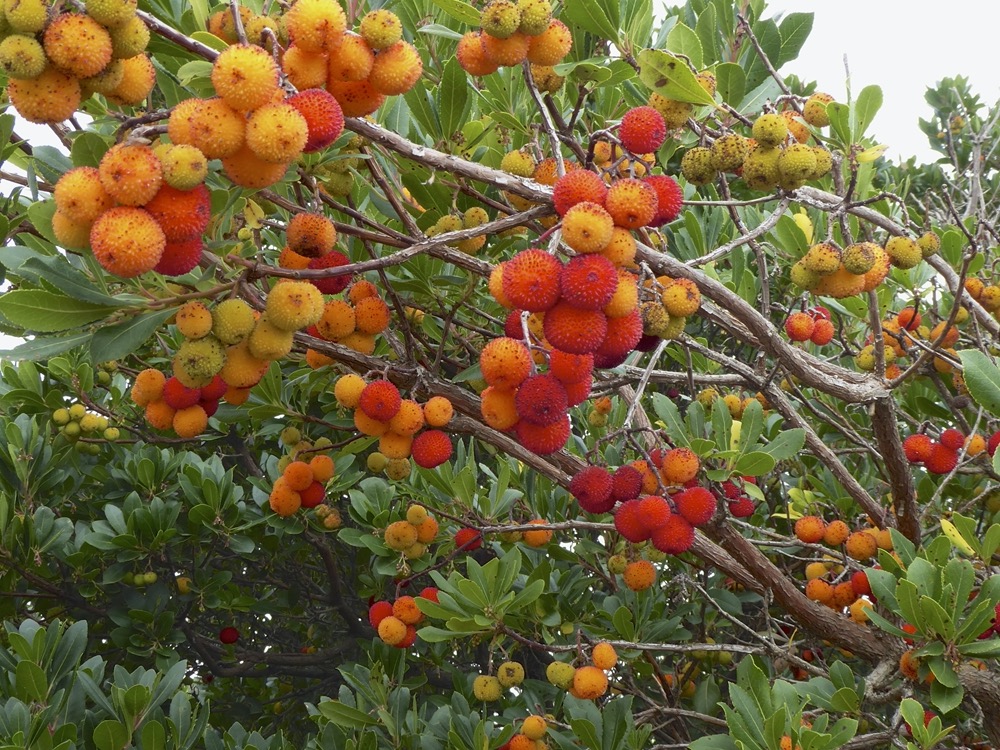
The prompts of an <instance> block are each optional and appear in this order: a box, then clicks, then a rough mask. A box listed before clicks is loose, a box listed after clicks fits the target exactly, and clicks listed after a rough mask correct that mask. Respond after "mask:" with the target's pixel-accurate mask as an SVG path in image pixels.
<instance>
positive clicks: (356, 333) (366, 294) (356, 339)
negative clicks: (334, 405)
mask: <svg viewBox="0 0 1000 750" xmlns="http://www.w3.org/2000/svg"><path fill="white" fill-rule="evenodd" d="M390 319H391V313H390V312H389V306H388V305H387V304H386V303H385V300H383V299H382V297H381V296H379V292H378V287H376V286H375V285H374V284H372V283H371V282H370V281H366V280H364V279H361V280H359V281H357V282H355V283H354V284H353V285H352V286H351V288H350V290H349V291H348V293H347V298H346V299H337V300H328V301H327V302H326V304H325V305H324V306H323V315H322V316H321V317H320V319H319V320H318V321H316V324H315V325H313V326H310V327H309V328H307V329H306V333H308V334H309V335H310V336H315V337H316V338H318V339H323V340H324V341H332V342H334V343H337V344H340V345H342V346H346V347H347V348H348V349H353V350H354V351H356V352H360V353H361V354H372V353H373V352H374V351H375V337H376V336H377V335H378V334H380V333H382V332H383V331H384V330H385V329H386V328H388V327H389V321H390ZM306 363H307V364H308V365H309V366H310V367H312V368H313V369H315V368H317V367H322V366H324V365H329V364H332V363H333V359H332V358H330V357H328V356H327V355H325V354H323V353H321V352H319V351H317V350H315V349H313V348H311V347H309V348H307V349H306Z"/></svg>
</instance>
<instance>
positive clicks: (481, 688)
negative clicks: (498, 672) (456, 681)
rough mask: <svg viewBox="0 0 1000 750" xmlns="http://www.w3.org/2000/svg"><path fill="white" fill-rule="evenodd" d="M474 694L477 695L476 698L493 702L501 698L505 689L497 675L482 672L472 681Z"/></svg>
mask: <svg viewBox="0 0 1000 750" xmlns="http://www.w3.org/2000/svg"><path fill="white" fill-rule="evenodd" d="M472 694H473V695H475V696H476V700H479V701H484V702H486V703H491V702H493V701H498V700H500V696H501V695H502V694H503V689H502V688H501V686H500V680H498V679H497V678H496V677H493V676H490V675H485V674H481V675H479V676H478V677H477V678H476V679H475V680H473V681H472Z"/></svg>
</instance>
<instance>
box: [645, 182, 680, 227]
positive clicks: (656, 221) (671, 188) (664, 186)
mask: <svg viewBox="0 0 1000 750" xmlns="http://www.w3.org/2000/svg"><path fill="white" fill-rule="evenodd" d="M642 181H643V182H645V183H646V184H647V185H652V186H653V189H654V190H655V191H656V197H657V201H656V215H655V216H653V220H652V221H650V222H649V226H651V227H662V226H663V225H664V224H669V223H670V222H671V221H673V220H674V219H676V218H677V217H678V216H679V215H680V213H681V206H682V205H683V203H684V191H683V190H681V186H680V185H678V184H677V180H675V179H674V178H673V177H667V176H666V175H662V174H654V175H650V176H648V177H644V178H643V179H642Z"/></svg>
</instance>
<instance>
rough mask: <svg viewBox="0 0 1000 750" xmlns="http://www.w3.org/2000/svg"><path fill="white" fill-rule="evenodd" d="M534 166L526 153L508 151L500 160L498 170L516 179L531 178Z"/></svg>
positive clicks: (532, 159) (530, 157) (532, 160)
mask: <svg viewBox="0 0 1000 750" xmlns="http://www.w3.org/2000/svg"><path fill="white" fill-rule="evenodd" d="M535 166H536V165H535V159H534V157H532V156H531V154H529V153H527V152H526V151H509V152H508V153H506V154H504V156H503V158H502V159H501V160H500V169H502V170H503V171H504V172H508V173H509V174H514V175H517V176H518V177H531V175H533V174H534V173H535Z"/></svg>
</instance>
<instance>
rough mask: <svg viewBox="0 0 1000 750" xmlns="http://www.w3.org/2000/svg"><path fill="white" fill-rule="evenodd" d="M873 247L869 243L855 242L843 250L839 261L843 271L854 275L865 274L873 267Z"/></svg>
mask: <svg viewBox="0 0 1000 750" xmlns="http://www.w3.org/2000/svg"><path fill="white" fill-rule="evenodd" d="M873 247H875V246H874V245H873V244H872V243H870V242H855V243H853V244H851V245H848V246H847V247H845V248H844V249H843V251H842V252H841V254H840V260H841V262H842V263H843V264H844V269H845V270H847V271H848V272H850V273H854V274H866V273H868V272H869V271H870V270H871V269H872V266H874V265H875V253H874V252H873Z"/></svg>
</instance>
